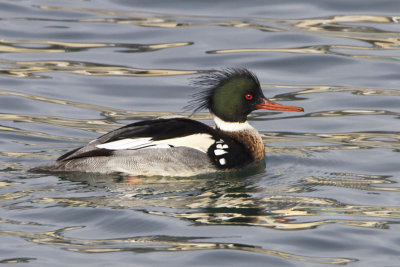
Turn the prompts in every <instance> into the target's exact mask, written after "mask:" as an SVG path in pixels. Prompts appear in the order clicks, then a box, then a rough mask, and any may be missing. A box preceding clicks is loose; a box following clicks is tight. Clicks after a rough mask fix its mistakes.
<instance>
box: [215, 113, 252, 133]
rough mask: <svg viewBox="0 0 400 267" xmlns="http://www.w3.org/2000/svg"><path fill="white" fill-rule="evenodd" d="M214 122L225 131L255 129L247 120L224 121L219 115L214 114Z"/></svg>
mask: <svg viewBox="0 0 400 267" xmlns="http://www.w3.org/2000/svg"><path fill="white" fill-rule="evenodd" d="M214 122H215V124H216V125H217V128H218V129H220V130H222V131H225V132H238V131H248V130H253V129H254V128H253V126H251V125H250V124H249V123H248V122H247V121H245V122H228V121H224V120H222V119H220V118H218V117H217V116H215V115H214Z"/></svg>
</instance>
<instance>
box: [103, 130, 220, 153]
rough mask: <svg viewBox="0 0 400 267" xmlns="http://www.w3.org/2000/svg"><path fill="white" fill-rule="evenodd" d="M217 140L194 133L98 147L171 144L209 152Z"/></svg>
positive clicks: (141, 139) (169, 145) (150, 146)
mask: <svg viewBox="0 0 400 267" xmlns="http://www.w3.org/2000/svg"><path fill="white" fill-rule="evenodd" d="M214 142H215V140H214V139H213V138H212V136H211V135H209V134H192V135H188V136H183V137H176V138H171V139H165V140H157V141H152V140H151V137H142V138H134V139H132V138H127V139H123V140H118V141H114V142H109V143H105V144H101V145H97V146H96V147H97V148H105V149H111V150H123V149H140V148H146V147H149V148H170V147H171V146H174V147H176V146H185V147H190V148H193V149H197V150H200V151H202V152H204V153H207V150H208V148H209V147H210V146H211V145H212V144H213V143H214Z"/></svg>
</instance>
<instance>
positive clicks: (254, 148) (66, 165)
mask: <svg viewBox="0 0 400 267" xmlns="http://www.w3.org/2000/svg"><path fill="white" fill-rule="evenodd" d="M195 84H196V85H198V86H199V87H201V88H202V89H203V91H202V92H200V93H198V94H195V95H194V99H193V100H192V102H191V104H190V105H189V106H190V107H193V108H195V110H194V112H196V111H198V110H201V109H203V108H206V109H208V110H209V111H210V113H211V114H212V115H213V117H214V122H215V128H212V127H210V126H208V125H206V124H203V123H201V122H198V121H195V120H190V119H185V118H170V119H155V120H147V121H140V122H136V123H133V124H129V125H127V126H124V127H122V128H119V129H116V130H114V131H112V132H109V133H107V134H105V135H103V136H101V137H99V138H98V139H95V140H93V141H91V142H90V143H88V144H87V145H85V146H83V147H80V148H77V149H75V150H72V151H70V152H68V153H66V154H64V155H62V156H61V157H59V158H58V159H57V160H56V162H55V163H54V164H53V165H50V166H46V167H44V168H40V167H39V168H38V169H39V170H40V169H43V170H46V171H54V172H70V171H79V172H98V173H114V172H117V173H124V174H128V175H133V176H153V175H162V176H190V175H198V174H204V173H211V172H217V171H227V170H234V169H239V168H242V167H245V166H246V165H249V164H251V163H256V162H259V161H261V160H263V159H264V144H263V142H262V140H261V136H260V134H259V133H258V132H257V130H256V129H255V128H253V127H252V126H251V125H250V124H249V123H248V122H247V115H248V114H250V113H251V112H252V111H254V110H256V109H269V110H280V111H303V108H301V107H293V106H285V105H280V104H277V103H274V102H272V101H270V100H268V99H267V98H265V96H264V94H263V92H262V90H261V87H260V82H259V81H258V79H257V77H256V76H255V75H254V74H253V73H252V72H250V71H249V70H247V69H234V68H230V69H226V70H222V71H215V72H212V73H210V74H206V75H203V76H201V77H200V78H199V79H198V80H197V82H195Z"/></svg>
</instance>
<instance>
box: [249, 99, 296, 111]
mask: <svg viewBox="0 0 400 267" xmlns="http://www.w3.org/2000/svg"><path fill="white" fill-rule="evenodd" d="M263 100H264V102H263V103H261V104H256V107H257V109H269V110H280V111H304V109H303V108H301V107H294V106H285V105H281V104H278V103H275V102H272V101H270V100H268V99H266V98H263Z"/></svg>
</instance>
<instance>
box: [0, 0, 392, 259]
mask: <svg viewBox="0 0 400 267" xmlns="http://www.w3.org/2000/svg"><path fill="white" fill-rule="evenodd" d="M227 5H228V4H227V2H225V1H209V2H204V1H201V2H198V1H185V2H180V1H173V2H171V1H170V2H168V4H166V3H165V2H164V1H156V2H154V1H151V2H149V1H135V2H132V1H116V0H113V1H111V0H109V1H72V0H71V1H61V2H60V1H58V2H54V1H45V0H40V1H28V0H23V1H3V2H2V3H0V15H1V16H0V18H1V20H0V53H1V54H0V81H1V86H0V135H1V139H0V158H1V160H0V203H1V217H0V240H1V244H2V245H0V262H1V263H21V264H22V263H25V264H28V265H33V266H43V265H49V266H51V265H58V266H59V265H71V264H80V265H82V264H88V265H89V264H90V265H110V264H112V265H117V266H119V265H121V266H125V265H126V264H130V265H138V266H143V265H149V264H152V265H161V264H162V265H168V266H176V265H187V266H189V265H190V266H194V265H197V266H212V265H213V266H216V265H223V264H224V265H232V264H234V265H235V266H248V265H249V264H251V265H252V266H266V265H267V266H293V265H295V266H296V265H298V266H304V265H307V266H313V265H315V266H319V265H322V264H333V265H349V266H366V265H368V266H393V265H396V263H398V262H400V235H399V232H400V226H399V222H400V186H399V184H398V183H399V182H400V165H399V154H397V153H399V151H400V132H399V129H400V123H399V118H400V97H399V96H400V79H399V77H400V76H399V70H400V69H399V60H400V52H399V48H400V38H399V36H400V35H399V31H400V30H399V29H400V28H399V20H400V17H399V16H398V14H397V13H396V10H397V9H396V8H397V7H398V3H397V2H396V1H393V0H391V1H363V4H360V3H359V2H358V1H356V2H354V1H350V2H349V1H334V2H320V1H306V2H304V1H303V2H301V3H299V2H298V1H286V2H284V3H283V2H282V3H281V2H265V1H253V2H251V3H248V2H243V1H231V2H230V3H229V6H227ZM224 67H247V68H249V69H251V70H252V71H254V72H255V73H256V74H257V75H258V77H259V79H260V81H261V83H262V87H263V90H264V93H265V95H266V96H267V97H270V98H271V99H272V100H276V101H280V102H282V103H284V104H288V105H296V106H302V107H304V109H305V112H304V113H301V114H299V113H289V112H288V113H284V112H255V113H253V114H252V116H251V118H250V122H251V124H252V125H254V126H255V127H256V128H257V129H259V131H260V133H261V134H262V137H263V140H264V143H265V149H266V152H267V156H266V158H265V161H266V168H264V166H262V165H260V166H256V167H254V168H250V169H245V170H242V171H239V172H235V173H230V174H227V175H222V174H213V175H205V176H201V177H181V178H171V177H149V178H146V179H132V178H127V177H121V176H118V175H107V176H105V175H94V174H73V175H57V176H55V175H39V174H31V173H28V172H27V170H28V169H29V168H31V167H34V166H37V165H42V164H46V163H49V162H51V161H53V160H54V159H56V158H57V157H58V156H59V155H61V154H63V153H65V152H66V151H69V150H71V149H73V148H75V147H78V146H81V145H83V144H85V143H86V142H87V141H89V140H91V139H93V138H96V137H98V136H99V135H100V134H103V133H106V132H108V131H110V130H112V129H115V128H117V127H119V126H121V125H125V124H128V123H131V122H135V121H139V120H144V119H152V118H158V117H162V116H171V115H180V116H189V115H190V114H189V113H185V112H182V107H183V106H185V105H186V104H187V102H188V101H189V99H190V95H191V94H192V93H193V92H194V88H193V87H191V86H190V85H189V80H190V78H192V77H196V76H197V75H198V74H199V73H202V72H205V71H210V70H212V69H221V68H224ZM193 118H194V119H198V120H201V121H204V122H206V123H211V121H210V119H211V117H210V116H209V114H207V113H206V112H204V113H198V114H194V115H193Z"/></svg>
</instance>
